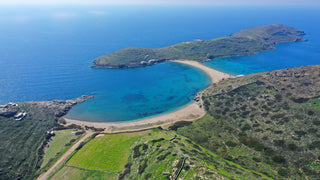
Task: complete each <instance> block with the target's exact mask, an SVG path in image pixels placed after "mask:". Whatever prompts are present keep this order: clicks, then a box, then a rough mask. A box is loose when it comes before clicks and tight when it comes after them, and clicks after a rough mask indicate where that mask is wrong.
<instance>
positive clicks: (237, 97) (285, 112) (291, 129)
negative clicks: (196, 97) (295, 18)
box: [178, 65, 320, 179]
mask: <svg viewBox="0 0 320 180" xmlns="http://www.w3.org/2000/svg"><path fill="white" fill-rule="evenodd" d="M203 102H204V105H205V108H206V111H207V112H208V114H209V115H208V116H207V117H206V118H203V119H200V120H198V121H196V122H194V123H193V124H191V125H189V126H186V127H183V128H180V129H178V133H179V134H181V135H184V136H186V137H188V138H190V139H192V140H194V141H195V142H196V143H199V144H200V145H202V146H204V147H206V148H208V149H209V150H211V151H212V152H214V153H216V154H217V155H220V156H221V157H223V158H225V159H228V160H230V161H232V162H235V163H238V164H240V165H242V166H244V167H245V168H248V169H254V170H255V171H258V172H260V173H263V174H265V175H268V176H270V177H272V178H275V179H279V178H280V179H284V178H286V177H290V178H292V179H305V178H306V177H309V178H311V179H318V178H319V176H320V174H319V170H320V166H319V163H318V162H317V160H319V158H320V156H319V155H320V141H319V137H320V65H316V66H306V67H297V68H290V69H284V70H278V71H271V72H264V73H259V74H253V75H248V76H243V77H239V78H235V79H228V80H224V81H221V82H220V83H218V84H215V85H214V86H212V87H211V88H209V89H207V91H206V92H204V94H203ZM274 172H276V174H274Z"/></svg>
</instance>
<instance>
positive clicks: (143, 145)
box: [51, 129, 271, 180]
mask: <svg viewBox="0 0 320 180" xmlns="http://www.w3.org/2000/svg"><path fill="white" fill-rule="evenodd" d="M126 146H129V147H126ZM128 152H129V153H128ZM118 165H120V166H118ZM119 167H121V168H120V169H119ZM74 177H77V179H87V178H89V179H95V178H99V177H106V178H108V179H141V180H142V179H143V180H144V179H179V178H182V179H205V178H206V179H217V178H218V179H221V178H227V179H256V178H259V179H271V178H269V177H268V176H266V175H264V174H262V173H259V172H256V171H254V170H250V169H246V168H244V167H243V166H241V165H239V164H236V163H234V162H231V161H229V160H226V159H224V158H221V157H219V156H217V155H216V154H214V153H212V152H210V151H208V150H206V149H205V148H203V147H201V146H200V145H198V144H196V143H194V142H193V141H191V140H190V139H188V138H185V137H183V136H181V135H178V134H176V132H174V131H166V130H160V129H154V130H149V131H142V132H136V133H123V134H106V135H103V136H97V137H96V138H94V139H93V140H91V141H90V142H88V143H87V144H86V145H85V146H84V147H83V148H82V149H80V150H79V151H78V152H76V153H75V154H74V155H73V156H72V157H71V159H70V160H69V161H68V162H67V163H66V165H65V166H64V167H63V168H62V169H60V170H59V171H58V172H56V173H55V174H54V176H53V177H51V179H74Z"/></svg>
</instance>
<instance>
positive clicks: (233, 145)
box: [226, 141, 238, 147]
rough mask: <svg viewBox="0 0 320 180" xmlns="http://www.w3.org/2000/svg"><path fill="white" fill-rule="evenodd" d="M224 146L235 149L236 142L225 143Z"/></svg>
mask: <svg viewBox="0 0 320 180" xmlns="http://www.w3.org/2000/svg"><path fill="white" fill-rule="evenodd" d="M226 145H227V146H230V147H236V146H237V145H238V144H237V143H236V142H233V141H227V142H226Z"/></svg>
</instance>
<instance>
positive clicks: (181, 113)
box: [66, 60, 233, 133]
mask: <svg viewBox="0 0 320 180" xmlns="http://www.w3.org/2000/svg"><path fill="white" fill-rule="evenodd" d="M172 62H176V63H182V64H186V65H189V66H193V67H196V68H198V69H201V70H203V71H204V72H205V73H207V74H208V76H209V77H210V79H211V82H212V83H217V82H219V81H221V80H222V79H226V78H232V77H233V76H231V75H229V74H226V73H223V72H220V71H217V70H214V69H212V68H209V67H207V66H205V65H203V64H201V63H199V62H196V61H188V60H175V61H172ZM204 115H205V111H204V109H202V108H200V107H199V105H198V103H196V102H192V103H191V104H189V105H186V106H184V107H182V108H180V109H178V110H176V111H173V112H169V113H166V114H162V115H158V116H152V117H148V118H144V119H139V120H135V121H128V122H119V123H101V122H89V121H79V120H73V119H67V118H66V121H67V125H69V124H77V125H81V126H91V127H95V128H105V131H104V132H107V133H114V132H127V131H136V130H142V129H148V128H153V127H159V126H161V127H164V126H168V125H170V124H173V123H174V122H177V121H193V120H195V119H198V118H201V117H203V116H204Z"/></svg>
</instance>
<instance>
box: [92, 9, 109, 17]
mask: <svg viewBox="0 0 320 180" xmlns="http://www.w3.org/2000/svg"><path fill="white" fill-rule="evenodd" d="M89 14H92V15H94V16H105V15H107V14H109V13H108V12H106V11H98V10H93V11H90V12H89Z"/></svg>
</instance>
